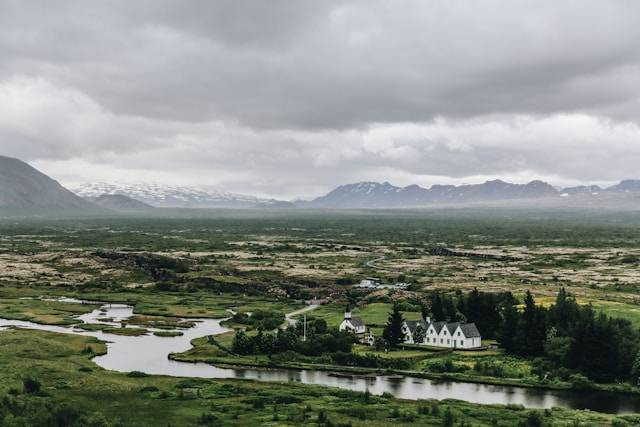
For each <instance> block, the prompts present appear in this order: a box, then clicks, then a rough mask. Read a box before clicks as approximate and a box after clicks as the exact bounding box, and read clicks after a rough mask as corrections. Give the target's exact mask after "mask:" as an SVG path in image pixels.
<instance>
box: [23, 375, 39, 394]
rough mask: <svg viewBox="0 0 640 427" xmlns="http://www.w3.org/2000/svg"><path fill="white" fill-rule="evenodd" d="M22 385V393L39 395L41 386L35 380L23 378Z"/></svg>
mask: <svg viewBox="0 0 640 427" xmlns="http://www.w3.org/2000/svg"><path fill="white" fill-rule="evenodd" d="M22 385H23V387H24V392H25V393H27V394H35V393H39V392H40V389H41V388H42V384H40V381H38V380H37V379H35V378H25V379H24V380H23V381H22Z"/></svg>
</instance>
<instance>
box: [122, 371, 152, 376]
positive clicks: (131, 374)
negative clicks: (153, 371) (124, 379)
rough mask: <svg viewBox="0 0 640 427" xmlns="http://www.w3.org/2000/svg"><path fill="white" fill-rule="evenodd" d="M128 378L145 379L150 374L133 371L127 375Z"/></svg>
mask: <svg viewBox="0 0 640 427" xmlns="http://www.w3.org/2000/svg"><path fill="white" fill-rule="evenodd" d="M127 376H128V377H129V378H145V377H148V376H149V374H145V373H144V372H140V371H131V372H129V373H128V374H127Z"/></svg>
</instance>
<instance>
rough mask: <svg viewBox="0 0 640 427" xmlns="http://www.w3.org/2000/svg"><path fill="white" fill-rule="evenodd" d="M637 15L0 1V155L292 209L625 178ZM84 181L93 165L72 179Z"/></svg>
mask: <svg viewBox="0 0 640 427" xmlns="http://www.w3.org/2000/svg"><path fill="white" fill-rule="evenodd" d="M638 16H640V4H639V3H638V2H635V1H630V0H629V1H625V0H620V1H615V2H611V1H578V0H574V1H563V2H553V3H549V4H544V3H540V2H532V1H524V0H523V1H510V2H504V1H487V2H469V1H450V0H447V1H444V0H442V1H436V0H434V1H430V2H414V1H408V0H406V1H396V2H385V1H368V0H367V1H365V0H354V1H327V2H324V1H323V2H319V1H311V0H308V1H294V0H286V1H285V0H276V1H268V2H254V1H251V2H250V1H244V0H243V1H239V0H235V1H234V0H224V1H204V0H203V1H199V0H191V1H184V2H175V1H170V0H139V1H124V0H118V1H96V2H86V1H81V0H76V1H67V2H52V1H44V0H43V1H35V0H30V1H18V0H0V57H1V58H2V61H0V146H1V147H2V151H3V152H4V153H6V154H10V155H16V156H20V157H22V158H25V159H27V160H36V161H38V162H39V163H38V164H40V165H42V166H43V167H44V168H46V169H48V170H49V171H51V172H52V173H57V174H59V175H60V176H61V179H63V180H64V179H68V180H76V181H77V180H81V179H82V180H91V179H92V177H91V176H89V175H90V174H91V173H99V174H102V175H103V176H101V178H108V177H109V175H111V176H114V177H122V176H128V177H131V178H134V177H135V176H144V177H145V178H152V177H153V176H157V177H159V178H158V179H164V180H175V179H180V180H182V181H188V182H191V181H197V180H202V179H206V180H207V182H208V183H211V184H215V185H221V186H225V187H229V189H230V190H233V191H249V192H259V193H261V194H270V195H282V196H287V197H292V196H295V195H303V194H308V193H319V192H322V191H324V190H326V189H327V188H329V187H330V186H332V185H335V184H340V183H344V182H345V181H355V180H360V179H379V180H385V179H390V180H395V182H397V183H399V184H405V183H406V184H408V183H411V182H418V183H422V184H430V183H434V182H446V181H453V182H461V181H464V180H474V179H484V178H485V177H487V178H491V177H494V176H500V177H505V178H509V177H511V178H513V179H521V180H523V179H528V178H533V177H537V176H541V177H548V178H549V179H554V180H556V181H558V182H567V183H569V182H574V181H579V180H592V181H610V180H616V179H619V178H623V177H626V176H631V175H632V174H633V173H635V164H637V161H638V160H640V149H639V148H636V146H637V145H638V143H637V141H638V136H640V132H639V131H638V125H637V123H638V117H639V115H640V26H638V25H637V17H638ZM89 165H92V166H93V167H92V166H89Z"/></svg>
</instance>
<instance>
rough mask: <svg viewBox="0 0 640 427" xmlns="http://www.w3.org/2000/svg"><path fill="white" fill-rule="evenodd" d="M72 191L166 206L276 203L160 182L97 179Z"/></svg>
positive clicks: (247, 205)
mask: <svg viewBox="0 0 640 427" xmlns="http://www.w3.org/2000/svg"><path fill="white" fill-rule="evenodd" d="M72 190H73V191H74V192H75V193H76V194H77V195H79V196H81V197H85V198H92V197H99V196H101V195H103V194H121V195H124V196H127V197H130V198H132V199H135V200H139V201H141V202H143V203H147V204H149V205H151V206H154V207H162V208H250V207H254V206H256V205H265V204H270V203H274V202H276V201H275V200H272V199H261V198H258V197H253V196H247V195H243V194H234V193H227V192H222V191H217V190H211V189H204V188H197V187H186V186H173V185H163V184H156V183H137V184H124V183H113V182H93V183H86V184H82V185H78V186H76V187H74V188H72Z"/></svg>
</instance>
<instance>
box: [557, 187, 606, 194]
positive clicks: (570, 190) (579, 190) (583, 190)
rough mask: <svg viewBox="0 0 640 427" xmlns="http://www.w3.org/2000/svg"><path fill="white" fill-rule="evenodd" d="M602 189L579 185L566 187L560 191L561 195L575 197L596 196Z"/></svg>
mask: <svg viewBox="0 0 640 427" xmlns="http://www.w3.org/2000/svg"><path fill="white" fill-rule="evenodd" d="M602 191H603V189H602V188H601V187H599V186H597V185H579V186H577V187H567V188H564V189H562V190H561V191H560V193H561V194H568V195H575V194H598V193H601V192H602Z"/></svg>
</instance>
